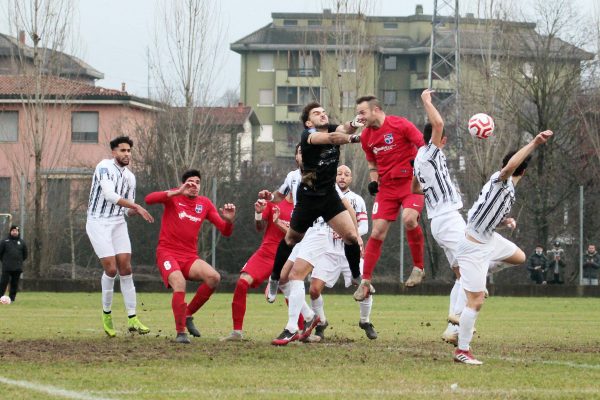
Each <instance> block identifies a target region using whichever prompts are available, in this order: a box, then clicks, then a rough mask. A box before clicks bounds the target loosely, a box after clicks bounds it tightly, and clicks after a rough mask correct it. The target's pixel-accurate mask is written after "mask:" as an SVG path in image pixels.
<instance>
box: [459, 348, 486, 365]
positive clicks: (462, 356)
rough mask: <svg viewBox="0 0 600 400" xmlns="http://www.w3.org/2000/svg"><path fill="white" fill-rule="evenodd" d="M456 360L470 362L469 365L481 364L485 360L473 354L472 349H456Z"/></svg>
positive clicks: (464, 362)
mask: <svg viewBox="0 0 600 400" xmlns="http://www.w3.org/2000/svg"><path fill="white" fill-rule="evenodd" d="M454 362H458V363H463V364H468V365H481V364H483V362H481V361H479V360H478V359H476V358H475V357H473V354H471V351H470V350H460V349H456V350H454Z"/></svg>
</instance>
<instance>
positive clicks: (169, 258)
mask: <svg viewBox="0 0 600 400" xmlns="http://www.w3.org/2000/svg"><path fill="white" fill-rule="evenodd" d="M198 259H200V257H198V255H197V254H190V255H187V256H184V255H181V254H175V253H172V252H170V251H167V250H157V251H156V266H157V267H158V270H159V271H160V275H161V276H162V279H163V282H164V284H165V286H166V287H169V275H171V274H172V273H173V272H174V271H181V273H182V274H183V277H184V278H185V279H186V280H187V279H189V274H190V268H191V267H192V264H193V263H194V262H195V261H196V260H198Z"/></svg>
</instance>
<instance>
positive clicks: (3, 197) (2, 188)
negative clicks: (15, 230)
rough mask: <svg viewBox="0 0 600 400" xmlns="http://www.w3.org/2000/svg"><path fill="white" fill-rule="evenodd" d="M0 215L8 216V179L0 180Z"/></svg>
mask: <svg viewBox="0 0 600 400" xmlns="http://www.w3.org/2000/svg"><path fill="white" fill-rule="evenodd" d="M0 213H2V214H10V178H6V177H2V178H0Z"/></svg>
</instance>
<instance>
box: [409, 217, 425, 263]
mask: <svg viewBox="0 0 600 400" xmlns="http://www.w3.org/2000/svg"><path fill="white" fill-rule="evenodd" d="M406 241H407V242H408V247H409V248H410V254H411V255H412V259H413V263H414V264H415V267H417V268H419V269H423V253H424V252H425V250H424V248H423V247H424V245H425V237H424V236H423V230H422V229H421V225H417V227H416V228H415V229H411V230H410V231H409V230H407V231H406Z"/></svg>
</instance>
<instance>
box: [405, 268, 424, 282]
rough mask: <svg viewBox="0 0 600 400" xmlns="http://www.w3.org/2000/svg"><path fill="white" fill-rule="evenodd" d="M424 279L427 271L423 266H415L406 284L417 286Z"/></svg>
mask: <svg viewBox="0 0 600 400" xmlns="http://www.w3.org/2000/svg"><path fill="white" fill-rule="evenodd" d="M423 279H425V271H424V270H422V269H421V268H417V267H414V268H413V270H412V272H411V273H410V276H409V277H408V279H407V280H406V283H405V284H404V286H406V287H415V286H417V285H419V284H420V283H421V282H423Z"/></svg>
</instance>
